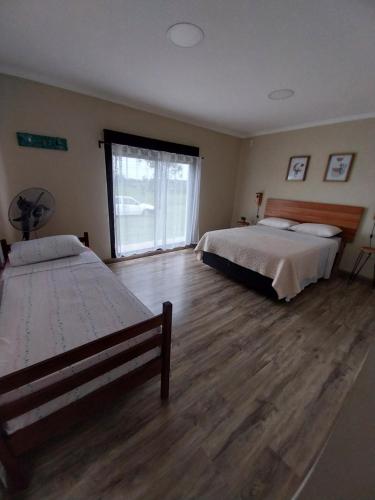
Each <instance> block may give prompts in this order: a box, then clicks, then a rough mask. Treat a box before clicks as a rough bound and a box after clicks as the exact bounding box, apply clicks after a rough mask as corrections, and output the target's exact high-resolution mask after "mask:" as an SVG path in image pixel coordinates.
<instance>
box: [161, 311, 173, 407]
mask: <svg viewBox="0 0 375 500" xmlns="http://www.w3.org/2000/svg"><path fill="white" fill-rule="evenodd" d="M171 333H172V304H171V303H170V302H164V303H163V323H162V345H161V387H160V397H161V399H162V400H163V401H166V400H167V399H168V398H169V373H170V360H171Z"/></svg>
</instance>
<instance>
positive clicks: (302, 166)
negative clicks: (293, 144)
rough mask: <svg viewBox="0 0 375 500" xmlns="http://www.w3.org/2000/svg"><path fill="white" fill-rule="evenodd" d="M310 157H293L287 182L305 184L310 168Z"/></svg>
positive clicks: (287, 174)
mask: <svg viewBox="0 0 375 500" xmlns="http://www.w3.org/2000/svg"><path fill="white" fill-rule="evenodd" d="M309 163H310V156H309V155H299V156H291V157H290V159H289V165H288V170H287V172H286V177H285V180H286V181H294V182H303V181H304V180H306V175H307V169H308V168H309Z"/></svg>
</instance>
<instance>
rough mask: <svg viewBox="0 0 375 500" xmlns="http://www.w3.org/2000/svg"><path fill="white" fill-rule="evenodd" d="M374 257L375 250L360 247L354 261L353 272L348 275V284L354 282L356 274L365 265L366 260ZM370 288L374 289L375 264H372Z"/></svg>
mask: <svg viewBox="0 0 375 500" xmlns="http://www.w3.org/2000/svg"><path fill="white" fill-rule="evenodd" d="M373 255H374V256H375V248H372V247H362V248H361V250H360V252H359V254H358V257H357V259H356V261H355V262H354V266H353V270H352V272H351V273H350V277H349V282H351V281H354V280H355V278H356V277H357V276H358V274H359V273H360V272H361V271H362V269H363V268H364V267H365V265H366V264H367V262H368V260H369V259H370V258H371V257H372V256H373ZM372 286H373V288H375V263H374V274H373V278H372Z"/></svg>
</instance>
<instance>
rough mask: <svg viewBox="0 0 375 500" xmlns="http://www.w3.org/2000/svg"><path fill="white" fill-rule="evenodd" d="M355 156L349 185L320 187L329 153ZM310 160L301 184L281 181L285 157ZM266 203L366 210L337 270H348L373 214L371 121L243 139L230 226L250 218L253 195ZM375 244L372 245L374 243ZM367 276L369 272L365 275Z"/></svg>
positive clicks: (374, 138)
mask: <svg viewBox="0 0 375 500" xmlns="http://www.w3.org/2000/svg"><path fill="white" fill-rule="evenodd" d="M340 152H355V153H356V159H355V162H354V165H353V168H352V172H351V176H350V178H349V181H348V182H344V183H342V182H323V176H324V172H325V168H326V165H327V160H328V156H329V154H331V153H340ZM296 155H311V160H310V165H309V170H308V172H307V178H306V181H305V182H290V181H289V182H288V181H286V180H285V176H286V171H287V168H288V163H289V158H290V156H296ZM257 191H264V195H265V200H264V202H263V206H262V212H261V213H263V210H264V207H265V201H266V198H285V199H293V200H306V201H318V202H325V203H342V204H347V205H358V206H363V207H365V208H366V211H365V214H364V217H363V219H362V222H361V225H360V228H359V231H358V234H357V237H356V239H355V241H354V243H352V244H349V245H348V246H347V249H346V251H345V254H344V258H343V261H342V264H341V267H342V268H343V269H345V270H351V268H352V265H353V261H354V259H355V256H356V255H357V252H358V250H359V247H360V246H361V245H368V243H369V233H370V232H371V228H372V224H373V216H374V213H375V119H368V120H361V121H352V122H347V123H341V124H335V125H325V126H320V127H313V128H306V129H302V130H295V131H290V132H282V133H277V134H270V135H264V136H259V137H254V138H253V139H244V140H242V144H241V153H240V166H239V169H238V177H237V186H236V196H235V203H234V209H233V214H232V222H234V221H235V220H237V219H238V218H239V217H240V216H241V215H245V216H247V217H249V218H254V217H255V213H256V205H255V193H256V192H257ZM374 243H375V241H374ZM364 273H365V274H366V275H370V274H372V268H371V266H369V265H368V267H367V268H366V269H365V270H364Z"/></svg>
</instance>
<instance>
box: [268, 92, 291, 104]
mask: <svg viewBox="0 0 375 500" xmlns="http://www.w3.org/2000/svg"><path fill="white" fill-rule="evenodd" d="M292 96H294V90H292V89H277V90H273V91H272V92H270V93H269V94H268V99H271V100H272V101H281V100H283V99H289V97H292Z"/></svg>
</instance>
